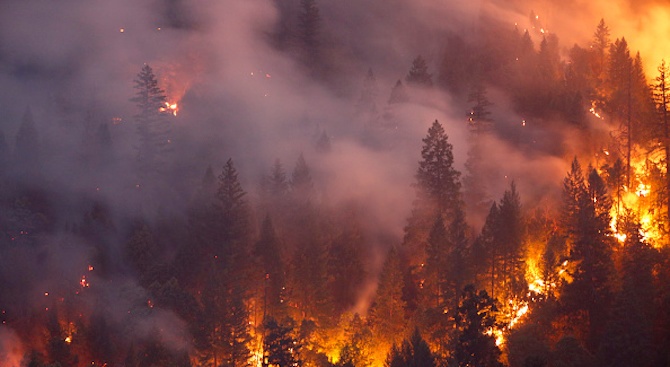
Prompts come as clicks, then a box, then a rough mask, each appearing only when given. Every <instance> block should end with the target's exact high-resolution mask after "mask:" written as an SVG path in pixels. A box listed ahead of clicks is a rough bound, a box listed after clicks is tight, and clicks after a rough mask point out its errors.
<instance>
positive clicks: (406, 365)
mask: <svg viewBox="0 0 670 367" xmlns="http://www.w3.org/2000/svg"><path fill="white" fill-rule="evenodd" d="M387 361H389V362H387V367H396V366H398V367H435V366H436V361H435V357H434V356H433V354H432V353H431V351H430V348H429V347H428V343H426V341H425V340H424V339H423V338H422V337H421V333H420V332H419V329H414V332H413V333H412V336H411V337H410V339H409V340H403V342H402V345H401V346H400V348H398V347H395V346H394V347H393V348H392V349H391V352H390V353H389V356H388V358H387Z"/></svg>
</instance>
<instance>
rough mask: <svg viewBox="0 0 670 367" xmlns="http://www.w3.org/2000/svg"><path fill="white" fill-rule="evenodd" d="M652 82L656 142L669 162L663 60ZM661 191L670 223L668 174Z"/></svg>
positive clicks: (667, 81) (669, 76)
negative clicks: (656, 130) (656, 129)
mask: <svg viewBox="0 0 670 367" xmlns="http://www.w3.org/2000/svg"><path fill="white" fill-rule="evenodd" d="M654 81H655V83H654V84H653V93H654V94H653V96H654V102H655V104H656V110H657V111H658V119H657V121H658V124H657V126H658V127H659V129H658V131H660V134H659V137H658V138H657V140H658V142H659V143H660V146H661V147H662V148H663V151H664V153H665V154H664V155H665V161H666V162H670V69H668V67H667V66H666V64H665V60H663V61H661V65H659V66H658V76H656V78H655V79H654ZM666 172H667V170H666ZM663 190H664V191H665V198H666V203H665V210H666V218H667V219H666V221H668V222H669V223H670V174H667V173H666V175H665V187H664V188H663Z"/></svg>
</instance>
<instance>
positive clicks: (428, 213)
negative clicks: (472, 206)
mask: <svg viewBox="0 0 670 367" xmlns="http://www.w3.org/2000/svg"><path fill="white" fill-rule="evenodd" d="M421 158H422V159H421V161H419V168H418V169H417V173H416V176H415V177H416V183H415V184H414V188H415V190H416V199H415V201H414V203H413V208H412V213H411V215H410V218H409V220H408V224H407V226H406V227H405V238H404V240H403V246H405V248H406V249H407V250H408V253H409V254H411V256H412V258H413V259H412V262H417V260H418V261H419V262H421V261H423V259H424V258H425V248H424V247H425V244H426V240H427V238H428V234H429V232H430V228H431V226H432V224H433V220H434V218H435V215H437V214H442V215H444V217H445V218H450V219H451V218H453V217H454V214H455V213H456V211H457V210H460V209H461V208H462V205H463V204H462V199H461V191H460V189H461V183H460V181H459V177H460V172H458V171H457V170H456V169H455V168H454V155H453V146H452V145H451V144H450V143H449V141H448V137H447V134H446V132H445V131H444V128H443V127H442V125H441V124H440V123H439V122H438V121H437V120H435V122H433V124H432V125H431V127H430V128H429V129H428V135H427V136H426V137H425V138H424V139H423V146H422V148H421ZM417 264H418V263H417Z"/></svg>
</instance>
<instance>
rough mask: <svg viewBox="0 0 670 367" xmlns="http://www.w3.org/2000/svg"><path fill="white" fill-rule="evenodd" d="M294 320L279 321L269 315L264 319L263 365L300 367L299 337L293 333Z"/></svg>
mask: <svg viewBox="0 0 670 367" xmlns="http://www.w3.org/2000/svg"><path fill="white" fill-rule="evenodd" d="M292 324H293V322H292V320H290V319H289V320H287V322H285V323H281V324H280V323H278V322H277V321H276V320H275V319H274V318H272V317H269V318H267V319H266V320H265V321H263V328H264V337H263V367H298V366H300V365H301V364H302V361H301V359H300V351H301V349H302V347H301V345H300V343H299V342H298V339H297V338H296V337H295V336H294V335H293V334H294V332H293V325H292Z"/></svg>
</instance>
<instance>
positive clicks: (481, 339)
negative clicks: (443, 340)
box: [454, 285, 503, 367]
mask: <svg viewBox="0 0 670 367" xmlns="http://www.w3.org/2000/svg"><path fill="white" fill-rule="evenodd" d="M496 311H497V309H496V306H495V303H494V300H493V299H492V298H490V297H489V296H488V295H487V294H486V291H479V292H477V291H476V290H475V288H474V286H472V285H468V286H466V287H465V288H464V289H463V294H462V296H461V300H460V304H459V306H458V314H457V315H458V317H457V320H456V324H457V327H458V331H459V336H458V339H457V341H456V342H455V346H454V364H456V365H458V366H459V367H469V366H478V367H479V366H481V367H502V366H503V364H502V363H501V362H500V360H499V359H500V356H501V352H500V349H499V348H498V346H497V345H496V342H495V338H494V337H493V335H491V334H490V333H488V334H487V331H488V330H491V329H492V328H494V327H495V326H496V321H495V316H494V314H495V312H496Z"/></svg>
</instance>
